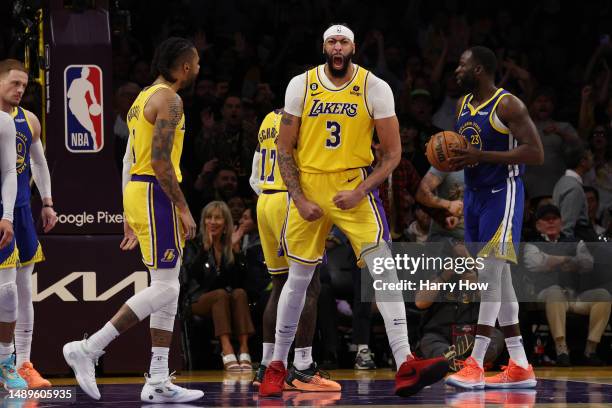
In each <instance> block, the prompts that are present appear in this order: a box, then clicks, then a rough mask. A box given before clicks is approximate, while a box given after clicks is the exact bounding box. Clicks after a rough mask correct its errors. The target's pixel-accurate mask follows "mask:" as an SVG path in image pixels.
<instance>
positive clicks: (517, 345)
mask: <svg viewBox="0 0 612 408" xmlns="http://www.w3.org/2000/svg"><path fill="white" fill-rule="evenodd" d="M506 347H507V348H508V354H510V358H511V359H512V360H513V361H514V362H515V363H516V364H517V365H519V366H521V367H523V368H527V367H529V362H528V361H527V355H526V354H525V347H523V336H514V337H508V338H506Z"/></svg>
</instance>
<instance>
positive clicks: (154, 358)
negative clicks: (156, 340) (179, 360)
mask: <svg viewBox="0 0 612 408" xmlns="http://www.w3.org/2000/svg"><path fill="white" fill-rule="evenodd" d="M169 352H170V348H169V347H151V367H150V368H149V375H150V376H151V379H152V380H156V381H158V380H162V379H164V378H166V377H168V374H169V373H170V370H169V369H168V353H169Z"/></svg>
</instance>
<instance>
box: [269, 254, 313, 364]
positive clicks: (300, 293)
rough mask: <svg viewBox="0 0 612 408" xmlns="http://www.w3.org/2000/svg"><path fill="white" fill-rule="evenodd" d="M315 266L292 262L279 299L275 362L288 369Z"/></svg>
mask: <svg viewBox="0 0 612 408" xmlns="http://www.w3.org/2000/svg"><path fill="white" fill-rule="evenodd" d="M314 271H315V266H314V265H302V264H299V263H297V262H293V261H291V262H290V263H289V274H288V275H289V276H288V277H287V282H285V285H284V286H283V290H282V291H281V294H280V297H279V299H278V307H277V311H276V342H275V344H274V354H273V357H272V360H273V361H282V362H283V364H285V367H287V357H288V356H289V349H290V348H291V344H292V343H293V339H294V338H295V332H296V331H297V326H298V322H299V320H300V316H301V315H302V309H304V302H305V301H306V290H307V289H308V285H309V284H310V280H311V279H312V275H313V274H314Z"/></svg>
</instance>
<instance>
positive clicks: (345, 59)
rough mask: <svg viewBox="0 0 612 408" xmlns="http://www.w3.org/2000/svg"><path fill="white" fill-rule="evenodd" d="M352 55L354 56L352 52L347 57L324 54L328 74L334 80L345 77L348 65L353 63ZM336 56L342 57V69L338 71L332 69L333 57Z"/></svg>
mask: <svg viewBox="0 0 612 408" xmlns="http://www.w3.org/2000/svg"><path fill="white" fill-rule="evenodd" d="M353 55H355V53H354V52H353V51H351V53H350V54H349V55H343V54H328V53H325V58H326V60H327V68H328V69H329V73H330V74H331V76H333V77H334V78H342V77H344V76H345V75H346V72H347V71H348V68H349V65H350V64H351V63H352V61H353ZM338 56H341V57H342V68H340V69H336V68H334V57H338Z"/></svg>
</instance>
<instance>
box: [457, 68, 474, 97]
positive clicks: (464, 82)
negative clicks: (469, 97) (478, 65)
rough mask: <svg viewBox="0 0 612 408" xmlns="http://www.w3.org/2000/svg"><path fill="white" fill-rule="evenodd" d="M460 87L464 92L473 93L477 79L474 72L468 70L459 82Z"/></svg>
mask: <svg viewBox="0 0 612 408" xmlns="http://www.w3.org/2000/svg"><path fill="white" fill-rule="evenodd" d="M457 85H459V88H461V90H462V91H463V92H464V93H472V92H474V89H476V85H477V81H476V77H475V76H474V73H473V72H466V73H465V74H464V75H463V77H462V78H461V82H458V83H457Z"/></svg>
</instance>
